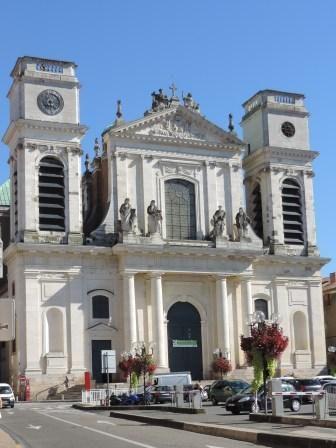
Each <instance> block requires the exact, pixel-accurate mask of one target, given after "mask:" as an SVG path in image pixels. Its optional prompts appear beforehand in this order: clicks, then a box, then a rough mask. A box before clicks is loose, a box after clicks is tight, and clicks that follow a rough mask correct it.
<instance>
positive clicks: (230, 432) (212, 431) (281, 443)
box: [110, 411, 336, 448]
mask: <svg viewBox="0 0 336 448" xmlns="http://www.w3.org/2000/svg"><path fill="white" fill-rule="evenodd" d="M110 417H115V418H123V419H125V420H134V421H138V422H141V423H151V424H153V425H158V426H165V427H169V428H174V429H180V430H183V431H190V432H196V433H199V434H206V435H211V436H218V437H226V438H228V439H234V440H239V441H242V442H250V443H254V444H257V445H264V446H269V447H272V448H292V447H295V448H336V440H332V439H318V438H312V437H302V436H295V435H285V434H275V433H269V432H265V431H256V430H249V429H239V428H237V427H234V426H229V425H227V426H225V427H219V426H218V425H212V424H198V423H189V422H183V421H182V422H178V421H175V420H170V419H164V418H158V417H145V416H142V415H136V414H125V413H123V412H117V411H112V412H110Z"/></svg>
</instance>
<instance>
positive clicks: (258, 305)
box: [254, 299, 268, 319]
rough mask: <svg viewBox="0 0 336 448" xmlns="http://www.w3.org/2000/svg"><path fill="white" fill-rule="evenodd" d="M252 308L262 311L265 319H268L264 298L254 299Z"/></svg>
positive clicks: (266, 304)
mask: <svg viewBox="0 0 336 448" xmlns="http://www.w3.org/2000/svg"><path fill="white" fill-rule="evenodd" d="M254 310H255V311H262V312H263V313H264V315H265V319H268V303H267V300H265V299H256V300H255V301H254Z"/></svg>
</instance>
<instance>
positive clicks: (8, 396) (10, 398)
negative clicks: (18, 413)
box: [0, 383, 15, 408]
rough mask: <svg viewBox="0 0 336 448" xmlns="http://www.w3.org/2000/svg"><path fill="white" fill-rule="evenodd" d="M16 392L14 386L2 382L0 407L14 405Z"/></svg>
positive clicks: (0, 384) (0, 386)
mask: <svg viewBox="0 0 336 448" xmlns="http://www.w3.org/2000/svg"><path fill="white" fill-rule="evenodd" d="M14 402H15V398H14V393H13V390H12V388H11V387H10V385H9V384H7V383H0V403H1V406H0V407H5V406H10V407H11V408H13V407H14Z"/></svg>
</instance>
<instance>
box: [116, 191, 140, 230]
mask: <svg viewBox="0 0 336 448" xmlns="http://www.w3.org/2000/svg"><path fill="white" fill-rule="evenodd" d="M119 213H120V220H121V230H122V231H123V232H132V231H133V229H134V225H135V218H136V214H135V208H132V206H131V203H130V200H129V198H126V199H125V200H124V202H123V204H121V207H120V209H119Z"/></svg>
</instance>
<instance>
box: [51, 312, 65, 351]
mask: <svg viewBox="0 0 336 448" xmlns="http://www.w3.org/2000/svg"><path fill="white" fill-rule="evenodd" d="M47 326H48V331H47V336H48V339H47V353H55V352H58V353H63V351H64V335H63V315H62V312H61V311H60V310H58V309H56V308H51V309H50V310H48V311H47Z"/></svg>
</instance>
